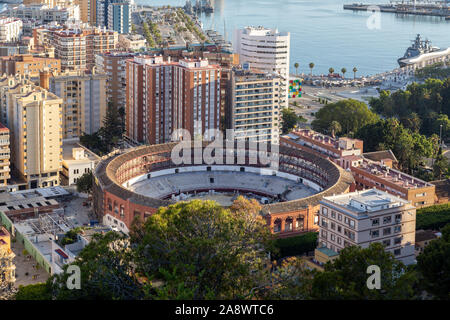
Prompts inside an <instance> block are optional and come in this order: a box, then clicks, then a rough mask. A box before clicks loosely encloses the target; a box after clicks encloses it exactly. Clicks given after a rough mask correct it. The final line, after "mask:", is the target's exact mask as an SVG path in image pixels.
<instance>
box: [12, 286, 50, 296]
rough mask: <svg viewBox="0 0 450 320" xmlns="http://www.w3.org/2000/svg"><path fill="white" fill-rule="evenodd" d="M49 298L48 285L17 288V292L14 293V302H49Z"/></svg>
mask: <svg viewBox="0 0 450 320" xmlns="http://www.w3.org/2000/svg"><path fill="white" fill-rule="evenodd" d="M51 298H52V296H51V294H50V287H49V284H48V283H37V284H30V285H27V286H19V290H18V291H17V293H16V300H50V299H51Z"/></svg>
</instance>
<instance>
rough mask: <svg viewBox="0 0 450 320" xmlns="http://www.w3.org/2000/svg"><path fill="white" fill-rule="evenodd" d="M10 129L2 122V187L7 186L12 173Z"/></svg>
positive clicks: (0, 143) (0, 136)
mask: <svg viewBox="0 0 450 320" xmlns="http://www.w3.org/2000/svg"><path fill="white" fill-rule="evenodd" d="M10 158H11V153H10V149H9V129H8V128H7V127H5V126H4V125H3V124H1V123H0V188H4V187H6V185H7V184H8V179H9V178H10V177H11V175H10V171H11V169H10Z"/></svg>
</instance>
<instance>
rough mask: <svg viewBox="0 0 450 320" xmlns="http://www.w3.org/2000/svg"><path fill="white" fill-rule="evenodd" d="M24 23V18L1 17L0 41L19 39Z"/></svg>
mask: <svg viewBox="0 0 450 320" xmlns="http://www.w3.org/2000/svg"><path fill="white" fill-rule="evenodd" d="M22 25H23V23H22V20H20V19H17V18H0V42H15V41H19V40H20V36H21V35H22Z"/></svg>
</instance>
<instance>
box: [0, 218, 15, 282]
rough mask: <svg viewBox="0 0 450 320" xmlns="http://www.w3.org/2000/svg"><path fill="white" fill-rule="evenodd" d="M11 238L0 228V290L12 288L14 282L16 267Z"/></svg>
mask: <svg viewBox="0 0 450 320" xmlns="http://www.w3.org/2000/svg"><path fill="white" fill-rule="evenodd" d="M14 257H15V254H14V252H12V250H11V237H10V235H9V232H8V230H6V229H5V228H4V227H1V226H0V288H1V287H7V286H12V285H13V284H14V282H15V281H16V276H15V271H16V266H15V265H14V264H13V258H14Z"/></svg>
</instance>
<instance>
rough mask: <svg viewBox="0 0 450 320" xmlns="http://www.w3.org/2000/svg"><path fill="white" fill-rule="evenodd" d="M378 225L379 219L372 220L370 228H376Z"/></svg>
mask: <svg viewBox="0 0 450 320" xmlns="http://www.w3.org/2000/svg"><path fill="white" fill-rule="evenodd" d="M379 224H380V219H378V218H377V219H373V220H372V226H378V225H379Z"/></svg>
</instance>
